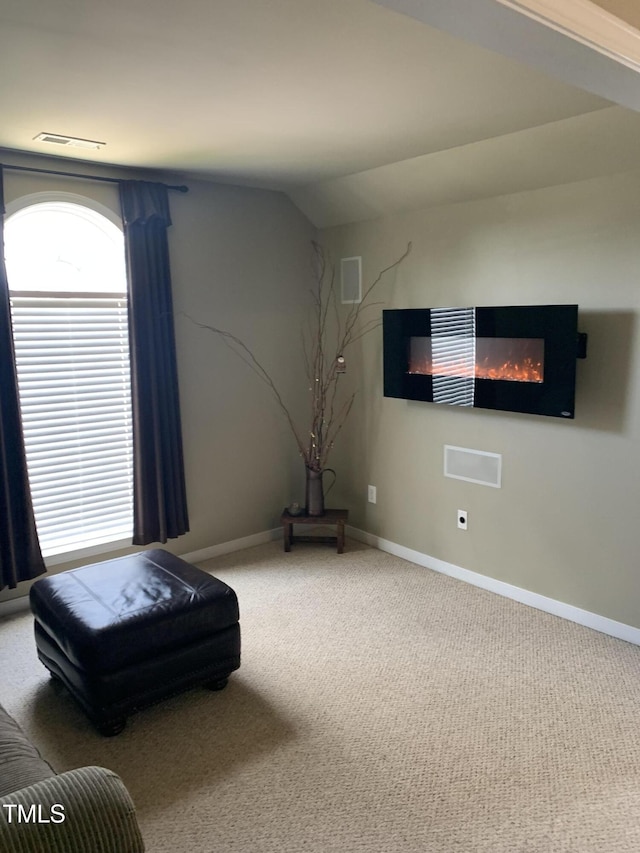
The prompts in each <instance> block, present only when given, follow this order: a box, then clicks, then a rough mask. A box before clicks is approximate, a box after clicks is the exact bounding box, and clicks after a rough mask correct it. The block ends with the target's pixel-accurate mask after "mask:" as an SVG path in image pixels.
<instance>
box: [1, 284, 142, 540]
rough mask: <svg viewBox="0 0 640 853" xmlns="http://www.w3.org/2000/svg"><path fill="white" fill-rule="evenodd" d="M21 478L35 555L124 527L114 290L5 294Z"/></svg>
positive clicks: (124, 355)
mask: <svg viewBox="0 0 640 853" xmlns="http://www.w3.org/2000/svg"><path fill="white" fill-rule="evenodd" d="M11 304H12V319H13V327H14V340H15V348H16V363H17V371H18V384H19V389H20V404H21V410H22V418H23V428H24V435H25V444H26V451H27V464H28V468H29V482H30V484H31V492H32V497H33V504H34V512H35V516H36V524H37V528H38V536H39V538H40V544H41V547H42V550H43V553H44V554H45V555H48V554H53V553H60V552H62V551H66V550H71V549H73V548H74V547H85V546H87V545H96V544H100V543H103V542H109V541H113V540H117V539H122V538H125V537H129V538H130V537H131V533H132V518H133V515H132V512H133V509H132V504H133V489H132V465H133V454H132V429H131V403H130V375H129V351H128V338H127V304H126V298H124V297H97V296H85V297H82V298H79V297H77V296H73V295H64V294H60V295H58V296H56V297H46V298H43V297H42V296H28V295H20V294H16V293H13V294H12V296H11Z"/></svg>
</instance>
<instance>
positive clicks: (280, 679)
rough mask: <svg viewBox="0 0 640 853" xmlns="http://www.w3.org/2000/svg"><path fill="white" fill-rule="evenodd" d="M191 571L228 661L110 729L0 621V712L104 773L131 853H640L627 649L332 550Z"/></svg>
mask: <svg viewBox="0 0 640 853" xmlns="http://www.w3.org/2000/svg"><path fill="white" fill-rule="evenodd" d="M202 567H203V568H206V569H207V571H210V572H212V573H213V574H215V575H216V576H217V577H220V578H221V579H223V580H225V581H226V582H227V583H229V584H230V585H231V586H232V587H233V588H234V589H235V590H236V592H237V594H238V599H239V602H240V612H241V626H242V643H243V645H242V666H241V668H240V670H239V671H238V672H237V673H235V674H234V675H233V676H232V677H231V679H230V682H229V686H228V687H227V688H226V689H225V690H223V691H221V692H220V693H211V692H208V691H206V690H195V691H191V692H189V693H187V694H183V695H182V696H179V697H176V698H173V699H171V700H169V701H166V702H163V703H162V704H159V705H157V706H155V707H153V708H150V709H148V710H146V711H143V712H140V713H139V714H136V715H134V716H132V717H131V718H130V720H129V722H128V724H127V728H126V729H125V731H124V732H123V733H122V734H121V735H119V736H118V737H115V738H102V737H100V736H99V735H98V734H96V733H95V732H94V730H93V729H92V728H91V726H90V724H89V723H88V721H87V720H86V718H85V717H84V715H83V713H82V712H81V711H80V710H79V709H78V708H77V707H76V705H75V704H74V702H73V701H72V699H71V698H70V697H69V696H68V695H67V693H66V692H65V691H64V689H63V688H62V687H61V686H59V685H56V684H54V683H52V682H50V681H49V679H48V677H47V673H46V671H45V670H44V668H43V667H42V666H41V665H40V663H39V662H38V660H37V658H36V654H35V646H34V641H33V637H32V622H31V619H30V617H29V615H28V614H27V613H25V614H18V615H15V616H11V617H7V618H5V619H3V620H0V641H1V642H0V667H1V672H2V674H3V675H2V693H1V694H0V701H2V703H3V704H4V705H5V707H6V708H7V710H8V711H9V712H10V713H12V714H14V715H15V716H16V718H17V719H18V721H19V722H20V724H21V725H22V726H23V728H24V729H25V730H26V731H27V732H28V733H29V735H30V736H31V737H32V738H33V740H34V741H35V743H36V744H37V745H38V747H39V748H40V750H41V752H42V753H43V755H44V756H45V758H47V759H48V760H49V761H50V762H51V763H52V764H53V766H54V767H55V768H56V769H57V770H67V769H71V768H72V767H77V766H81V765H85V764H100V765H104V766H106V767H109V768H111V769H113V770H115V771H116V772H117V773H119V774H120V775H121V776H122V778H123V779H124V781H125V783H126V784H127V786H128V788H129V790H130V792H131V794H132V796H133V799H134V801H135V803H136V806H137V808H138V813H139V821H140V825H141V828H142V832H143V835H144V837H145V841H146V844H147V849H148V850H149V851H150V853H182V851H184V853H218V851H221V853H333V851H335V853H338V851H340V853H458V851H459V852H460V853H480V851H482V852H483V853H484V851H486V853H556V852H557V853H638V851H640V737H639V736H638V731H639V729H640V648H638V647H636V646H633V645H630V644H628V643H625V642H623V641H620V640H616V639H613V638H610V637H607V636H605V635H602V634H599V633H597V632H595V631H591V630H589V629H588V628H583V627H581V626H579V625H575V624H572V623H570V622H566V621H563V620H561V619H559V618H557V617H554V616H550V615H548V614H545V613H542V612H539V611H536V610H533V609H531V608H528V607H526V606H524V605H521V604H517V603H515V602H512V601H509V600H507V599H504V598H501V597H499V596H496V595H493V594H492V593H489V592H485V591H483V590H480V589H477V588H474V587H471V586H468V585H466V584H464V583H462V582H460V581H456V580H453V579H451V578H448V577H445V576H443V575H439V574H436V573H434V572H431V571H429V570H427V569H424V568H421V567H419V566H416V565H413V564H411V563H408V562H405V561H403V560H401V559H399V558H396V557H393V556H390V555H389V554H385V553H383V552H381V551H378V550H375V549H372V548H368V547H366V546H364V545H361V544H359V543H357V542H353V541H349V542H348V545H347V550H346V552H345V554H343V555H340V556H339V555H337V554H335V552H333V551H332V550H331V549H330V548H328V547H322V546H318V545H296V546H295V547H294V549H293V550H292V552H291V553H290V554H284V553H283V552H282V546H281V545H280V543H275V542H274V543H270V544H267V545H261V546H259V547H256V548H251V549H248V550H246V551H241V552H237V553H234V554H231V555H228V556H225V557H220V558H216V559H214V560H210V561H208V562H207V563H204V564H202ZM105 853H106V851H105Z"/></svg>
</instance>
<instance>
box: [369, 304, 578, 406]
mask: <svg viewBox="0 0 640 853" xmlns="http://www.w3.org/2000/svg"><path fill="white" fill-rule="evenodd" d="M382 318H383V339H384V394H385V397H401V398H403V399H407V400H425V401H427V402H431V403H444V404H447V405H451V406H475V407H478V408H482V409H500V410H502V411H511V412H528V413H531V414H536V415H551V416H555V417H560V418H573V416H574V397H575V381H576V358H579V357H584V356H585V354H586V335H580V334H579V333H578V306H577V305H519V306H505V307H496V308H419V309H414V308H411V309H405V310H401V309H400V310H399V309H396V310H387V311H383V312H382Z"/></svg>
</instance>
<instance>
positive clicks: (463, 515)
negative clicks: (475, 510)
mask: <svg viewBox="0 0 640 853" xmlns="http://www.w3.org/2000/svg"><path fill="white" fill-rule="evenodd" d="M457 517H458V527H459V528H460V530H466V529H467V511H466V509H459V510H458V516H457Z"/></svg>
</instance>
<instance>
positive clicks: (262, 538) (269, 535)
mask: <svg viewBox="0 0 640 853" xmlns="http://www.w3.org/2000/svg"><path fill="white" fill-rule="evenodd" d="M279 536H282V528H281V527H274V528H273V529H272V530H262V531H261V532H260V533H252V534H251V535H250V536H243V537H242V538H241V539H231V540H230V541H229V542H221V543H220V544H219V545H211V546H210V547H209V548H203V549H202V550H201V551H191V552H190V553H188V554H180V556H181V557H182V559H183V560H186V561H187V563H202V562H204V561H205V560H211V559H212V558H213V557H222V556H223V555H224V554H232V553H233V552H234V551H243V550H244V549H245V548H253V547H254V545H264V544H265V542H272V541H273V540H274V539H277V538H278V537H279Z"/></svg>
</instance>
